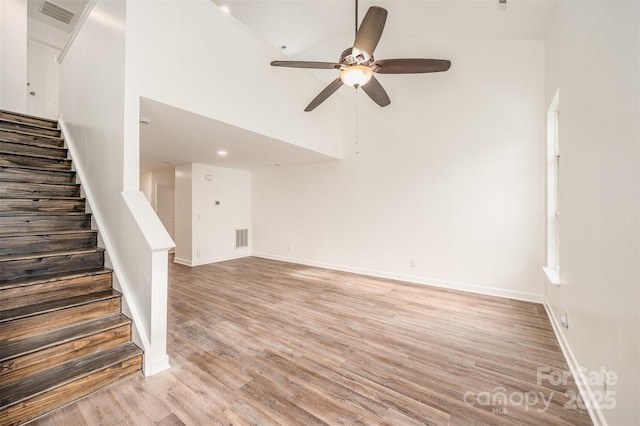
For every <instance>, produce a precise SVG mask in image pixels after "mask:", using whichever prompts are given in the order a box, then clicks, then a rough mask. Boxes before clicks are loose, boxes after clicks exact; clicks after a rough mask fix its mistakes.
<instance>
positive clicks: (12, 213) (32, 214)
mask: <svg viewBox="0 0 640 426" xmlns="http://www.w3.org/2000/svg"><path fill="white" fill-rule="evenodd" d="M90 214H91V213H86V212H37V213H31V212H25V213H23V212H4V213H0V217H24V216H86V215H90ZM4 235H6V234H4Z"/></svg>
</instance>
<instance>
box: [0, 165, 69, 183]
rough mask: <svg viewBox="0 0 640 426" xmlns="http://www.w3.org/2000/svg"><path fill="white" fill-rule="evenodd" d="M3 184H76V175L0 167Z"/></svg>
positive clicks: (65, 172) (0, 178)
mask: <svg viewBox="0 0 640 426" xmlns="http://www.w3.org/2000/svg"><path fill="white" fill-rule="evenodd" d="M0 181H1V182H33V183H76V173H75V172H67V171H48V170H30V169H21V168H17V167H6V166H5V167H2V166H0Z"/></svg>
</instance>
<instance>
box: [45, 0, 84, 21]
mask: <svg viewBox="0 0 640 426" xmlns="http://www.w3.org/2000/svg"><path fill="white" fill-rule="evenodd" d="M40 13H42V14H43V15H47V16H48V17H49V18H53V19H55V20H56V21H60V22H64V23H65V24H70V23H71V21H72V20H73V17H74V16H76V14H75V13H73V12H71V11H70V10H67V9H65V8H64V7H62V6H58V5H57V4H55V3H51V2H50V1H48V0H45V1H44V2H42V6H40Z"/></svg>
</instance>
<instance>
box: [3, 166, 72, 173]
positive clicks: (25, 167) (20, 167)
mask: <svg viewBox="0 0 640 426" xmlns="http://www.w3.org/2000/svg"><path fill="white" fill-rule="evenodd" d="M3 168H6V169H24V170H29V171H33V172H43V173H57V174H64V173H66V174H75V173H76V172H75V170H58V169H47V168H44V167H34V166H18V165H15V164H3V165H1V166H0V169H3Z"/></svg>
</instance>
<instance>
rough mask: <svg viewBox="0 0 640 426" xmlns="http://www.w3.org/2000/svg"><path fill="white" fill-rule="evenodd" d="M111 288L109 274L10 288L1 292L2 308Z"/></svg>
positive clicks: (13, 307)
mask: <svg viewBox="0 0 640 426" xmlns="http://www.w3.org/2000/svg"><path fill="white" fill-rule="evenodd" d="M111 286H112V274H111V272H109V273H101V274H95V275H89V276H81V277H75V278H68V279H63V280H55V281H50V282H44V283H42V284H35V285H30V286H26V287H14V288H8V289H4V290H1V291H0V308H1V309H2V310H8V309H15V308H21V307H23V306H28V305H33V304H37V303H42V302H48V301H51V300H57V299H65V298H68V297H74V296H82V295H87V294H92V293H99V292H102V291H108V290H111Z"/></svg>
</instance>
